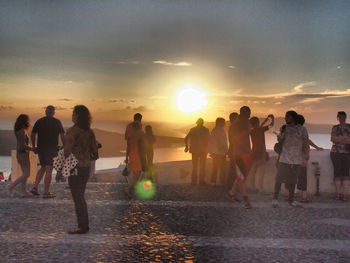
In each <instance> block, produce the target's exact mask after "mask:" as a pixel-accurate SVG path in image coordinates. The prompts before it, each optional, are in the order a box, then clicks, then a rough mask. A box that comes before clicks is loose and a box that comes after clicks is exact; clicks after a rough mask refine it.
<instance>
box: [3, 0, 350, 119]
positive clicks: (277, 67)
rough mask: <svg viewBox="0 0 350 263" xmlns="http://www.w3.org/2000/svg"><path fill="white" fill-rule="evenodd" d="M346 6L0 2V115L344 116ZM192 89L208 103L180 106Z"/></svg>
mask: <svg viewBox="0 0 350 263" xmlns="http://www.w3.org/2000/svg"><path fill="white" fill-rule="evenodd" d="M349 31H350V1H347V0H344V1H337V0H332V1H322V0H317V1H313V0H307V1H306V0H305V1H302V0H296V1H282V0H278V1H277V0H274V1H273V0H271V1H264V0H255V1H253V0H244V1H220V0H218V1H212V0H207V1H205V0H203V1H199V0H198V1H194V0H177V1H171V0H163V1H160V0H154V1H149V0H139V1H137V0H130V1H125V0H124V1H89V0H83V1H78V0H77V1H64V0H62V1H40V0H36V1H34V0H33V1H12V0H9V1H5V0H2V1H0V91H1V95H0V121H9V120H12V119H13V118H15V117H16V116H18V115H19V114H20V113H27V114H29V115H30V116H31V117H33V118H37V117H38V116H41V115H43V108H44V107H45V106H46V105H48V104H52V105H55V106H56V109H57V114H56V116H57V117H59V118H61V119H69V118H70V116H71V111H72V110H71V109H72V107H73V106H74V105H77V104H85V105H86V106H88V107H89V109H90V110H91V112H92V115H93V118H94V120H98V121H118V120H129V119H131V118H132V115H133V114H134V113H135V112H141V113H142V114H143V116H144V119H146V120H149V121H160V122H172V123H194V122H195V120H196V118H198V117H203V118H204V119H205V120H208V121H213V120H215V118H216V117H224V118H228V114H229V113H230V112H234V111H238V110H239V108H240V107H241V106H243V105H249V106H250V107H251V109H252V113H253V115H257V116H265V115H267V114H269V113H272V114H275V115H276V116H283V115H284V113H285V112H286V111H287V110H290V109H294V110H296V111H298V112H299V113H301V114H303V115H304V116H305V117H306V120H307V122H310V123H335V122H336V112H337V111H339V110H344V111H347V112H348V113H349V114H350V104H349V102H350V85H349V84H350V32H349ZM186 85H194V86H196V87H198V88H199V89H200V90H201V91H202V92H203V93H204V94H205V95H206V99H207V101H208V105H207V106H206V107H205V108H204V109H202V110H200V111H198V112H195V113H191V114H188V113H182V112H181V111H179V109H178V108H177V106H176V94H178V92H179V91H180V90H181V89H182V87H184V86H186Z"/></svg>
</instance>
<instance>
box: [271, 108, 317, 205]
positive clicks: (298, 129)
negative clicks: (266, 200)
mask: <svg viewBox="0 0 350 263" xmlns="http://www.w3.org/2000/svg"><path fill="white" fill-rule="evenodd" d="M297 118H298V114H297V113H296V112H295V111H288V112H287V113H286V116H285V121H286V125H285V126H284V129H283V131H282V128H281V133H280V134H279V136H278V141H279V142H282V153H281V155H280V159H279V163H278V168H277V175H276V179H275V190H274V195H273V200H272V207H277V205H278V196H279V193H280V190H281V185H282V183H285V184H286V185H287V187H288V190H289V197H288V204H289V206H290V207H296V206H297V203H296V202H295V201H294V191H295V186H296V184H297V179H298V176H299V175H300V173H301V169H302V167H303V166H306V165H307V160H308V159H309V150H310V147H309V136H308V132H307V130H306V128H305V127H304V126H301V125H298V124H297V123H296V122H297Z"/></svg>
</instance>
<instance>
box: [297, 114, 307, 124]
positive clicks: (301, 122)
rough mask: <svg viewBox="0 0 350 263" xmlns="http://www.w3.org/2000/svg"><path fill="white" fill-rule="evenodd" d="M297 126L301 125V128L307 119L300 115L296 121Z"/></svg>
mask: <svg viewBox="0 0 350 263" xmlns="http://www.w3.org/2000/svg"><path fill="white" fill-rule="evenodd" d="M295 123H296V124H300V125H301V126H303V125H304V123H305V118H304V116H303V115H300V114H298V116H297V119H296V120H295Z"/></svg>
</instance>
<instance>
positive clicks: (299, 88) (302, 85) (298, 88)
mask: <svg viewBox="0 0 350 263" xmlns="http://www.w3.org/2000/svg"><path fill="white" fill-rule="evenodd" d="M316 84H317V83H316V81H309V82H304V83H300V84H298V85H296V86H295V87H294V88H293V90H294V91H295V92H302V91H304V88H306V87H313V86H316Z"/></svg>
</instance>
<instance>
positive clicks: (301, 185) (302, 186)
mask: <svg viewBox="0 0 350 263" xmlns="http://www.w3.org/2000/svg"><path fill="white" fill-rule="evenodd" d="M296 123H297V124H298V125H301V126H303V125H304V123H305V118H304V116H303V115H299V114H298V116H297V121H296ZM308 142H309V145H310V146H312V147H314V148H315V149H316V150H318V151H321V150H323V148H322V147H318V146H317V145H316V144H315V143H314V142H313V141H311V140H310V138H309V141H308ZM304 159H307V157H305V158H304ZM297 189H298V190H299V191H301V200H300V202H301V203H309V202H311V199H310V198H309V195H308V192H307V163H306V165H303V166H302V167H301V172H300V174H299V177H298V183H297Z"/></svg>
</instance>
